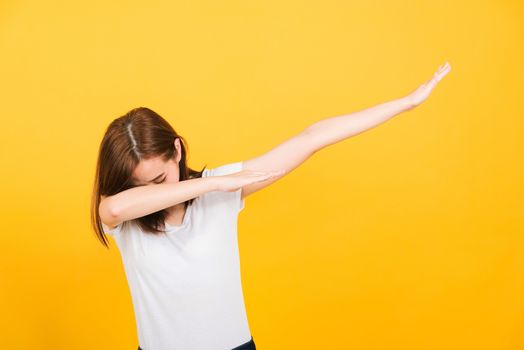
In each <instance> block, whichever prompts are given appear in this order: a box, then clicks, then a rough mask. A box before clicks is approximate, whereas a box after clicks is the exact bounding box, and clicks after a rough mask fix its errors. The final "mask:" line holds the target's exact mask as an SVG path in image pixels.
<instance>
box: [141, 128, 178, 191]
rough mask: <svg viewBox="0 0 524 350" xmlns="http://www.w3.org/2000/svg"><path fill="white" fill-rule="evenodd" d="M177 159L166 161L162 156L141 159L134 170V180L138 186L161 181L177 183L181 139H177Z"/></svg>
mask: <svg viewBox="0 0 524 350" xmlns="http://www.w3.org/2000/svg"><path fill="white" fill-rule="evenodd" d="M174 143H175V147H176V149H177V157H176V160H169V161H167V162H164V161H163V159H162V157H156V158H151V159H147V160H141V161H140V163H138V165H137V167H136V168H135V170H134V171H133V175H132V180H133V183H134V184H135V185H136V186H142V185H151V184H155V183H156V184H159V183H175V182H178V181H179V179H180V172H179V169H178V163H179V162H180V158H181V154H182V153H181V149H180V139H178V138H177V139H175V141H174Z"/></svg>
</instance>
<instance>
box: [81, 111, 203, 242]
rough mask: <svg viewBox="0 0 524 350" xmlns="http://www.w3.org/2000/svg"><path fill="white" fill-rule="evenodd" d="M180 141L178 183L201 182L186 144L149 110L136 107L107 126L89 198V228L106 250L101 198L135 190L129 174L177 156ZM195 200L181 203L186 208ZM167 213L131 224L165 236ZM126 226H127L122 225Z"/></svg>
mask: <svg viewBox="0 0 524 350" xmlns="http://www.w3.org/2000/svg"><path fill="white" fill-rule="evenodd" d="M176 138H180V141H181V142H180V145H181V153H182V155H181V158H180V162H179V170H180V181H184V180H188V179H193V178H200V177H202V173H203V172H204V169H205V168H206V167H207V165H206V166H204V168H203V169H202V170H201V171H196V170H193V169H191V168H189V167H188V166H187V161H186V157H187V145H186V144H187V142H186V140H185V139H184V138H183V137H182V136H180V135H179V134H178V133H177V132H176V131H175V130H174V129H173V127H172V126H171V125H170V124H169V123H168V122H167V121H166V120H165V119H164V118H162V117H161V116H160V115H158V114H157V113H155V112H154V111H152V110H151V109H149V108H146V107H138V108H134V109H132V110H130V111H129V112H127V113H126V114H125V115H123V116H121V117H119V118H117V119H115V120H113V121H112V122H111V124H109V126H108V128H107V130H106V132H105V134H104V137H103V139H102V142H101V144H100V148H99V152H98V160H97V164H96V171H95V179H94V185H93V193H92V197H91V224H92V226H93V228H94V230H95V232H96V235H97V237H98V239H99V240H100V241H101V242H102V244H103V245H104V246H106V247H107V248H109V247H108V244H107V242H108V241H107V237H106V235H105V233H104V229H103V226H102V222H101V220H100V215H99V206H100V202H101V196H112V195H115V194H117V193H119V192H122V191H125V190H127V189H130V188H132V187H136V185H135V184H134V182H133V180H132V173H133V171H134V169H135V168H136V167H137V166H138V164H139V163H140V160H142V159H144V160H147V159H150V158H155V157H162V159H163V160H164V161H168V160H172V159H176V157H177V156H178V154H177V151H176V148H175V145H174V141H175V139H176ZM194 199H195V198H191V199H189V200H187V201H185V202H184V205H185V208H187V207H188V205H190V204H191V203H192V202H193V200H194ZM167 214H168V211H167V210H166V209H163V210H160V211H157V212H155V213H151V214H149V215H146V216H143V217H140V218H136V219H133V220H130V221H134V222H135V223H136V224H138V226H139V227H140V228H141V229H142V230H143V231H144V232H146V233H151V234H163V233H165V219H166V217H167ZM124 224H127V222H124Z"/></svg>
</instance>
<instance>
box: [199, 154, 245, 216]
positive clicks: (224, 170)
mask: <svg viewBox="0 0 524 350" xmlns="http://www.w3.org/2000/svg"><path fill="white" fill-rule="evenodd" d="M242 169H243V162H242V161H240V162H235V163H228V164H225V165H221V166H219V167H216V168H212V169H205V170H204V173H203V174H202V177H207V176H222V175H228V174H233V173H237V172H239V171H241V170H242ZM214 192H220V196H221V197H222V198H223V199H224V200H225V201H228V202H229V203H231V205H232V206H233V208H234V209H235V210H236V211H237V212H240V211H241V210H242V209H244V206H245V203H244V199H242V188H239V189H238V190H236V191H234V192H226V191H214Z"/></svg>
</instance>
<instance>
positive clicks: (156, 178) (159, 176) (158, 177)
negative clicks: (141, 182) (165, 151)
mask: <svg viewBox="0 0 524 350" xmlns="http://www.w3.org/2000/svg"><path fill="white" fill-rule="evenodd" d="M164 174H165V173H162V174H160V175H158V176H157V177H155V178H154V179H153V180H149V181H148V182H153V181H155V180H158V179H160V178H161V177H162V176H163V175H164Z"/></svg>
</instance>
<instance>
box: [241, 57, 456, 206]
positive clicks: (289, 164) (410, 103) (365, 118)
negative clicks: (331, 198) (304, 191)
mask: <svg viewBox="0 0 524 350" xmlns="http://www.w3.org/2000/svg"><path fill="white" fill-rule="evenodd" d="M450 70H451V66H450V65H449V64H448V63H447V62H446V63H445V64H444V65H441V66H439V68H438V70H437V71H436V72H435V74H434V75H433V77H432V78H431V79H429V80H427V81H426V82H424V83H423V84H421V85H420V86H419V87H418V88H417V89H415V90H414V91H412V92H411V93H409V94H408V95H406V96H405V97H401V98H398V99H394V100H391V101H388V102H385V103H381V104H379V105H376V106H373V107H370V108H367V109H364V110H360V111H357V112H353V113H350V114H346V115H341V116H336V117H331V118H327V119H323V120H320V121H318V122H316V123H314V124H312V125H310V126H308V127H307V128H305V129H304V130H303V131H302V132H300V133H299V134H298V135H296V136H293V137H292V138H290V139H288V140H286V141H285V142H283V143H281V144H279V145H278V146H276V147H274V148H273V149H271V150H270V151H268V152H267V153H264V154H262V155H261V156H258V157H256V158H252V159H249V160H246V161H244V162H243V164H244V169H250V170H255V171H277V170H283V171H284V172H283V173H282V174H281V175H279V176H275V177H272V178H270V179H268V180H265V181H261V182H258V183H253V184H250V185H247V186H244V187H243V188H242V198H245V197H247V196H248V195H250V194H252V193H254V192H256V191H258V190H260V189H262V188H265V187H267V186H269V185H270V184H272V183H274V182H275V181H277V180H278V179H280V178H282V177H283V176H285V175H287V174H289V173H290V172H291V171H292V170H293V169H295V168H297V167H298V166H299V165H301V164H302V163H303V162H304V161H305V160H306V159H308V158H309V157H311V155H313V154H314V153H315V152H317V151H318V150H321V149H322V148H324V147H326V146H329V145H332V144H334V143H337V142H339V141H341V140H344V139H347V138H349V137H352V136H354V135H357V134H360V133H362V132H364V131H366V130H369V129H371V128H373V127H375V126H377V125H379V124H382V123H384V122H385V121H387V120H389V119H391V118H392V117H394V116H396V115H397V114H399V113H402V112H404V111H408V110H411V109H413V108H415V107H416V106H418V105H420V104H421V103H422V102H424V101H425V100H426V99H427V98H428V96H429V95H430V93H431V91H432V90H433V88H434V87H435V86H436V85H437V83H438V82H439V81H440V80H441V79H442V78H443V77H444V76H445V75H446V74H447V73H448V72H449V71H450Z"/></svg>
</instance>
